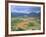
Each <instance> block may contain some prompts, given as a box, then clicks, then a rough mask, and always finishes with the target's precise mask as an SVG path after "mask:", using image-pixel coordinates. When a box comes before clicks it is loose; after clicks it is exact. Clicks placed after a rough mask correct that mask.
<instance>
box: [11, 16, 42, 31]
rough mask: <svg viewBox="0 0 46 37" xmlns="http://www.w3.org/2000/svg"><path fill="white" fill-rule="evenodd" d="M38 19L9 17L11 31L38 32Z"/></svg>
mask: <svg viewBox="0 0 46 37" xmlns="http://www.w3.org/2000/svg"><path fill="white" fill-rule="evenodd" d="M40 27H41V25H40V18H39V17H29V16H28V17H25V16H24V17H11V31H25V30H40Z"/></svg>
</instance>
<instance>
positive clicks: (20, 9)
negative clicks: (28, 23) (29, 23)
mask: <svg viewBox="0 0 46 37" xmlns="http://www.w3.org/2000/svg"><path fill="white" fill-rule="evenodd" d="M11 12H12V13H13V12H16V13H27V14H29V13H32V12H34V13H39V12H40V7H36V6H16V5H11Z"/></svg>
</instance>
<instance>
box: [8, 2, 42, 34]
mask: <svg viewBox="0 0 46 37" xmlns="http://www.w3.org/2000/svg"><path fill="white" fill-rule="evenodd" d="M11 5H17V6H19V5H20V6H38V7H41V30H33V31H32V30H31V31H11V9H10V8H11ZM8 13H9V14H8V34H26V33H39V32H40V33H41V32H43V5H36V4H20V3H8Z"/></svg>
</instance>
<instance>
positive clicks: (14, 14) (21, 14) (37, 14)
mask: <svg viewBox="0 0 46 37" xmlns="http://www.w3.org/2000/svg"><path fill="white" fill-rule="evenodd" d="M11 16H13V17H14V16H40V12H39V13H34V12H32V13H30V14H24V13H15V12H12V13H11Z"/></svg>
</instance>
